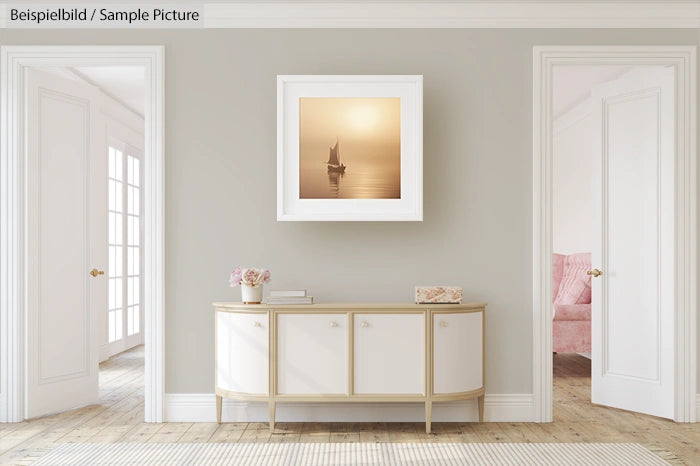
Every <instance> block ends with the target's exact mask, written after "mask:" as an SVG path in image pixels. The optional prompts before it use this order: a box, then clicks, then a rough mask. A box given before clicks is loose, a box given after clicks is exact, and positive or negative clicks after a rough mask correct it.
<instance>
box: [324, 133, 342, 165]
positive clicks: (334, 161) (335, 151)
mask: <svg viewBox="0 0 700 466" xmlns="http://www.w3.org/2000/svg"><path fill="white" fill-rule="evenodd" d="M339 144H340V143H339V141H338V138H337V137H336V138H335V146H333V147H331V153H330V156H329V157H328V162H326V164H327V165H328V171H329V172H338V173H345V165H343V164H342V163H340V147H339V146H338V145H339Z"/></svg>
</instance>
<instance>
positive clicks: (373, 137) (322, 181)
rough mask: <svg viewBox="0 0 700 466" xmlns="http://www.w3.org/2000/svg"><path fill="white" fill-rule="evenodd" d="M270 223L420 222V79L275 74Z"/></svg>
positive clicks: (421, 144)
mask: <svg viewBox="0 0 700 466" xmlns="http://www.w3.org/2000/svg"><path fill="white" fill-rule="evenodd" d="M277 220H279V221H303V220H312V221H348V220H365V221H367V220H369V221H371V220H373V221H421V220H423V77H422V76H318V75H316V76H277Z"/></svg>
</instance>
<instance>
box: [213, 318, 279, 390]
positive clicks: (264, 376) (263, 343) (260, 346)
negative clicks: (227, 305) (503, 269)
mask: <svg viewBox="0 0 700 466" xmlns="http://www.w3.org/2000/svg"><path fill="white" fill-rule="evenodd" d="M268 329H269V324H268V317H267V313H255V314H239V313H237V312H223V311H216V386H217V387H218V388H220V389H223V390H227V391H229V392H234V393H252V394H258V395H267V394H268V392H269V390H268V380H269V378H268V370H269V366H268V354H269V350H268V341H269V334H268Z"/></svg>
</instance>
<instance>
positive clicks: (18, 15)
mask: <svg viewBox="0 0 700 466" xmlns="http://www.w3.org/2000/svg"><path fill="white" fill-rule="evenodd" d="M203 9H204V7H203V5H202V4H199V5H164V4H98V6H95V3H91V4H90V5H86V4H66V5H60V4H55V3H54V4H29V3H9V4H6V5H4V10H5V11H4V19H5V24H4V25H3V27H7V28H15V29H17V28H21V29H110V28H111V29H143V28H160V29H163V28H168V29H170V28H202V27H204V17H203V13H202V11H203Z"/></svg>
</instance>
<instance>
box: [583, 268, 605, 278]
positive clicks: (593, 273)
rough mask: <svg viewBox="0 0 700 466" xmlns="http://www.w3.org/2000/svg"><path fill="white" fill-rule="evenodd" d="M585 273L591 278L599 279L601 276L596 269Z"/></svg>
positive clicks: (600, 271)
mask: <svg viewBox="0 0 700 466" xmlns="http://www.w3.org/2000/svg"><path fill="white" fill-rule="evenodd" d="M586 273H587V274H588V275H590V276H592V277H600V276H601V275H603V271H602V270H598V269H593V270H589V271H588V272H586Z"/></svg>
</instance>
